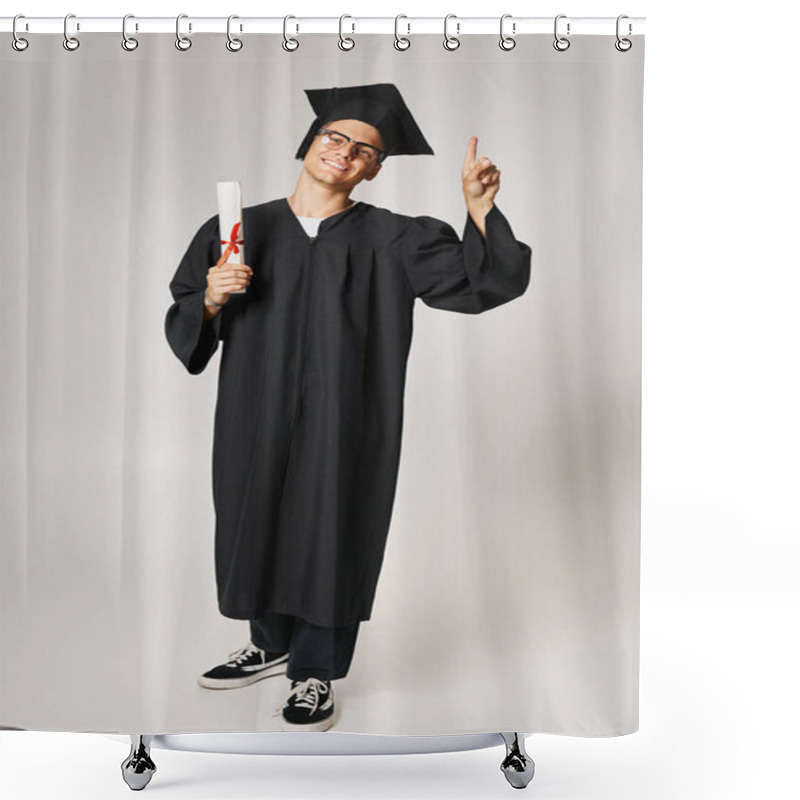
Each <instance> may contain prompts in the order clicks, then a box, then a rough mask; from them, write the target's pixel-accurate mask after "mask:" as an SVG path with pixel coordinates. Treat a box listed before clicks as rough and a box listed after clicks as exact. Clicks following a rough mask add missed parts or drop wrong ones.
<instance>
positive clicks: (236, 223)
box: [217, 181, 246, 294]
mask: <svg viewBox="0 0 800 800" xmlns="http://www.w3.org/2000/svg"><path fill="white" fill-rule="evenodd" d="M217 206H218V207H219V236H220V248H221V250H222V261H223V263H226V264H244V263H245V260H244V225H243V222H242V184H241V183H240V182H239V181H218V182H217ZM245 291H246V290H245V289H240V290H239V291H238V292H231V294H244V293H245Z"/></svg>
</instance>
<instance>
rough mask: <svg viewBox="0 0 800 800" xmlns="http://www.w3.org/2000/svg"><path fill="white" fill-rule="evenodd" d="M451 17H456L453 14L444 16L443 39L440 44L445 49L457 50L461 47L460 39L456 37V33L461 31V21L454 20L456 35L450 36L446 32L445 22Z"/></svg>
mask: <svg viewBox="0 0 800 800" xmlns="http://www.w3.org/2000/svg"><path fill="white" fill-rule="evenodd" d="M451 19H456V15H455V14H448V15H447V16H446V17H445V18H444V41H443V42H442V46H443V47H444V49H445V50H458V48H459V47H461V40H460V39H459V38H458V34H459V33H461V23H460V22H456V35H455V36H450V34H449V33H448V32H447V23H448V22H449V21H450V20H451Z"/></svg>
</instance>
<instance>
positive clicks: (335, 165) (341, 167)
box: [322, 158, 348, 172]
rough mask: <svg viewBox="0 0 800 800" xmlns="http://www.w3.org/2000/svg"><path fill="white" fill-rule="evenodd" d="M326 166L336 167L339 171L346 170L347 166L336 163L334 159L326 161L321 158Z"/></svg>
mask: <svg viewBox="0 0 800 800" xmlns="http://www.w3.org/2000/svg"><path fill="white" fill-rule="evenodd" d="M322 160H323V161H324V162H325V163H326V164H327V165H328V166H331V167H333V168H334V169H338V170H339V172H346V171H347V169H348V168H347V167H344V166H342V165H341V164H337V163H336V162H335V161H327V160H326V159H324V158H323V159H322Z"/></svg>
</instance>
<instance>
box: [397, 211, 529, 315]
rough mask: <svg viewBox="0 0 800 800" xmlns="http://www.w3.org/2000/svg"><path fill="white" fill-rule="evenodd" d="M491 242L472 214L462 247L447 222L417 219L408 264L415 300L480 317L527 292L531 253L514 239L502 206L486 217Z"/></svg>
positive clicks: (407, 247) (406, 255)
mask: <svg viewBox="0 0 800 800" xmlns="http://www.w3.org/2000/svg"><path fill="white" fill-rule="evenodd" d="M484 226H485V228H486V238H485V239H484V238H483V236H481V232H480V231H479V230H478V227H477V225H475V223H474V222H473V220H472V217H470V216H469V215H467V223H466V227H465V228H464V239H463V242H462V241H460V240H459V238H458V236H457V235H456V232H455V231H454V230H453V228H452V227H451V226H450V225H448V224H447V223H446V222H442V221H441V220H438V219H434V218H433V217H415V218H414V219H413V221H412V222H411V224H410V226H409V231H408V234H407V237H406V241H405V243H404V248H403V253H404V257H403V260H404V264H405V269H406V274H407V275H408V279H409V282H410V284H411V288H412V289H413V291H414V294H415V296H416V297H419V298H420V299H421V300H422V301H423V302H424V303H426V304H427V305H429V306H431V307H432V308H441V309H444V310H446V311H458V312H461V313H463V314H480V313H481V312H482V311H487V310H489V309H490V308H495V307H496V306H499V305H502V304H503V303H507V302H508V301H509V300H513V299H514V298H515V297H519V296H520V295H521V294H523V293H524V292H525V290H526V289H527V287H528V282H529V281H530V270H531V248H530V247H528V245H526V244H524V243H523V242H518V241H517V240H516V239H515V238H514V233H513V231H512V230H511V226H510V225H509V224H508V220H507V219H506V218H505V217H504V216H503V214H502V213H501V212H500V209H499V208H498V207H497V206H492V208H491V210H490V211H489V213H488V214H487V215H486V219H485V223H484Z"/></svg>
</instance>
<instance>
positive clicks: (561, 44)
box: [553, 14, 570, 53]
mask: <svg viewBox="0 0 800 800" xmlns="http://www.w3.org/2000/svg"><path fill="white" fill-rule="evenodd" d="M566 18H567V15H566V14H559V15H558V16H557V17H556V20H555V23H554V24H553V35H554V36H555V37H556V38H555V41H554V42H553V47H555V49H556V50H558V51H559V52H560V53H563V52H564V51H565V50H569V44H570V42H569V39H567V37H566V36H559V35H558V21H559V20H560V19H566ZM567 36H569V22H568V23H567Z"/></svg>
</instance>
